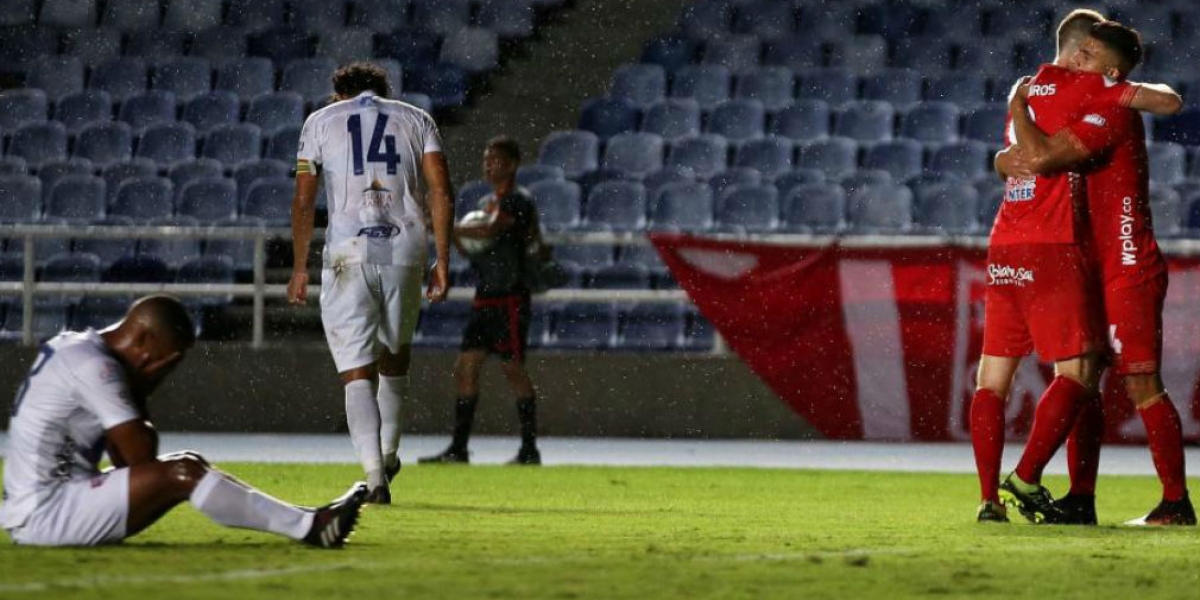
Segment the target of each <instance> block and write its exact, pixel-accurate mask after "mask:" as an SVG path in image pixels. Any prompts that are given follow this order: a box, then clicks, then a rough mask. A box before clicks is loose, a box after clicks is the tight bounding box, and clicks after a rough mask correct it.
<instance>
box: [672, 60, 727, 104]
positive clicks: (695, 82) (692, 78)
mask: <svg viewBox="0 0 1200 600" xmlns="http://www.w3.org/2000/svg"><path fill="white" fill-rule="evenodd" d="M731 82H732V76H731V75H730V70H729V68H727V67H725V66H722V65H687V66H684V67H681V68H680V69H679V70H677V71H675V72H674V74H673V75H672V76H671V95H672V96H674V97H678V98H691V99H693V100H695V101H696V103H698V104H699V105H700V109H701V110H709V109H711V108H712V107H714V106H716V105H717V104H719V103H721V102H724V101H725V100H728V99H729V96H730V91H731V87H732V84H731Z"/></svg>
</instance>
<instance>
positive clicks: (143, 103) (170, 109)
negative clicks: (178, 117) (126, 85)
mask: <svg viewBox="0 0 1200 600" xmlns="http://www.w3.org/2000/svg"><path fill="white" fill-rule="evenodd" d="M117 118H119V119H120V120H122V121H124V122H125V123H128V124H129V127H130V128H131V129H133V130H134V131H139V132H140V131H142V130H144V129H145V128H146V127H148V126H150V125H154V124H157V123H173V122H175V94H173V93H171V92H168V91H166V90H147V91H145V92H142V93H140V94H134V95H132V96H130V97H129V98H128V99H126V100H125V102H122V103H121V110H120V112H118V113H117Z"/></svg>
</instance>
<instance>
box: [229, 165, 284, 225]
mask: <svg viewBox="0 0 1200 600" xmlns="http://www.w3.org/2000/svg"><path fill="white" fill-rule="evenodd" d="M290 171H291V167H290V166H288V163H285V162H283V161H279V160H275V159H271V158H264V159H262V160H256V161H251V162H247V163H242V164H241V165H238V167H237V169H234V171H233V179H234V181H236V182H237V188H238V212H240V213H243V214H245V212H246V196H247V195H248V194H249V193H250V187H251V186H252V185H254V183H255V182H257V181H259V180H276V179H287V178H288V176H289V174H290Z"/></svg>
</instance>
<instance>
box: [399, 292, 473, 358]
mask: <svg viewBox="0 0 1200 600" xmlns="http://www.w3.org/2000/svg"><path fill="white" fill-rule="evenodd" d="M470 320H471V305H470V303H467V302H442V303H439V304H430V305H429V306H428V307H426V308H425V309H424V310H422V311H421V318H420V322H419V323H418V331H417V335H416V337H415V338H414V340H413V342H414V343H415V344H417V345H418V346H454V347H458V344H459V343H460V342H461V341H462V333H463V329H465V328H466V326H467V322H469V321H470Z"/></svg>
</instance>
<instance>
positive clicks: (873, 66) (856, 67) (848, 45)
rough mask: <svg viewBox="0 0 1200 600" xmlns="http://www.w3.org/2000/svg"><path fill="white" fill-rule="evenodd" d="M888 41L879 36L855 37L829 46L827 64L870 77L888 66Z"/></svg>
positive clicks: (840, 40) (837, 41) (842, 39)
mask: <svg viewBox="0 0 1200 600" xmlns="http://www.w3.org/2000/svg"><path fill="white" fill-rule="evenodd" d="M887 60H888V46H887V41H885V40H884V39H883V37H882V36H879V35H855V36H853V37H848V38H841V39H838V40H835V41H833V42H832V43H830V44H829V56H828V57H827V64H828V65H829V66H831V67H842V68H845V69H849V70H850V71H852V72H854V73H858V74H860V75H870V74H873V73H876V72H879V71H881V70H883V69H884V68H885V67H886V66H887Z"/></svg>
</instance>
